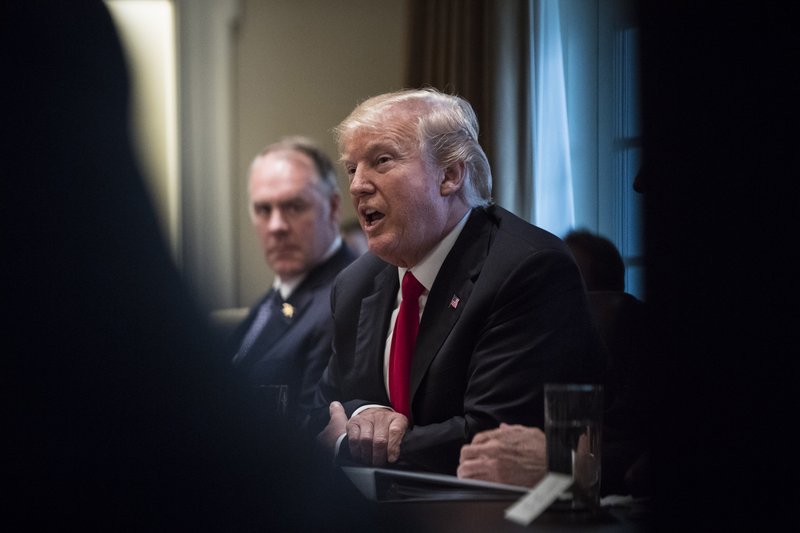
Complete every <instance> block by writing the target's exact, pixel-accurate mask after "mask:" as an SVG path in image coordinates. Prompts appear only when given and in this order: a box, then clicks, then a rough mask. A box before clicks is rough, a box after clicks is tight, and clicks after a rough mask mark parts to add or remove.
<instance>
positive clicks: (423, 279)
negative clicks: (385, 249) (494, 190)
mask: <svg viewBox="0 0 800 533" xmlns="http://www.w3.org/2000/svg"><path fill="white" fill-rule="evenodd" d="M471 212H472V210H468V211H467V212H466V214H465V215H464V216H463V217H462V218H461V220H459V221H458V224H456V226H455V227H454V228H453V229H452V230H450V233H448V234H447V235H445V237H444V239H442V240H441V241H439V243H438V244H437V245H436V246H434V247H433V250H431V251H430V253H428V255H426V256H425V257H424V258H423V259H422V261H420V262H419V263H417V264H416V265H414V266H413V267H411V268H410V269H408V268H402V267H398V268H397V275H398V276H399V278H400V285H401V286H402V284H403V276H405V274H406V271H408V270H411V272H413V273H414V277H415V278H417V280H419V282H420V283H422V285H423V286H424V287H425V290H426V291H428V292H430V290H431V287H433V282H434V281H435V280H436V275H437V274H438V273H439V269H440V268H442V264H443V263H444V260H445V259H446V258H447V254H449V253H450V250H452V249H453V245H455V243H456V239H458V236H459V235H461V230H463V229H464V226H465V225H466V224H467V219H468V218H469V214H470V213H471Z"/></svg>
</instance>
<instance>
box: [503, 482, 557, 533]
mask: <svg viewBox="0 0 800 533" xmlns="http://www.w3.org/2000/svg"><path fill="white" fill-rule="evenodd" d="M571 485H572V476H569V475H567V474H559V473H557V472H550V473H549V474H547V475H546V476H545V477H544V479H542V480H541V481H540V482H539V483H538V484H537V485H536V486H535V487H533V488H532V489H531V490H530V491H528V493H527V494H526V495H525V496H523V497H522V498H520V499H519V500H517V502H516V503H514V505H512V506H511V507H509V508H508V509H506V513H505V516H506V519H507V520H511V521H512V522H516V523H517V524H520V525H523V526H527V525H528V524H530V523H531V522H533V520H534V519H535V518H536V517H537V516H539V515H540V514H542V511H544V510H545V509H547V508H548V507H549V506H550V504H551V503H553V502H554V501H555V499H556V498H558V497H559V496H560V495H561V494H563V493H564V491H565V490H567V489H568V488H569V487H570V486H571Z"/></svg>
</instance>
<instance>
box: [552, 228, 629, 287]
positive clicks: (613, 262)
mask: <svg viewBox="0 0 800 533" xmlns="http://www.w3.org/2000/svg"><path fill="white" fill-rule="evenodd" d="M564 242H565V243H567V246H569V249H570V251H571V252H572V255H573V256H575V261H576V262H577V263H578V268H580V270H581V276H583V280H584V281H585V282H586V290H588V291H624V290H625V263H624V262H623V260H622V256H621V255H620V253H619V250H617V247H616V246H614V243H613V242H611V241H610V240H608V239H606V238H605V237H603V236H601V235H595V234H594V233H592V232H590V231H588V230H572V231H570V232H569V233H567V235H566V236H565V237H564Z"/></svg>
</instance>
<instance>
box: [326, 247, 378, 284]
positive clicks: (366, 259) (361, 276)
mask: <svg viewBox="0 0 800 533" xmlns="http://www.w3.org/2000/svg"><path fill="white" fill-rule="evenodd" d="M388 266H390V265H389V263H387V262H385V261H383V260H382V259H380V258H378V257H377V256H375V255H373V254H371V253H370V252H365V253H363V254H361V255H360V256H359V257H357V258H356V259H355V260H354V261H352V262H351V263H350V264H349V265H347V266H346V267H345V268H344V269H342V271H341V272H339V275H338V276H337V277H336V283H358V282H362V281H363V282H367V283H372V280H373V279H374V277H375V276H377V275H378V273H380V272H381V271H382V270H384V269H386V268H387V267H388Z"/></svg>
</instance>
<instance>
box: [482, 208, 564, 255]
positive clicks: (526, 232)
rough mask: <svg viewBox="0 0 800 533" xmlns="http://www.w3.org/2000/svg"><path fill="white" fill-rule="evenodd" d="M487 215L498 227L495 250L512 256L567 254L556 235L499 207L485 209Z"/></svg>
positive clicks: (562, 243) (562, 242)
mask: <svg viewBox="0 0 800 533" xmlns="http://www.w3.org/2000/svg"><path fill="white" fill-rule="evenodd" d="M485 213H486V215H487V216H488V217H489V218H490V220H491V221H492V223H493V224H494V225H495V227H496V231H495V236H494V244H493V246H492V248H493V249H494V248H497V249H499V250H502V253H512V254H513V253H517V254H530V253H534V252H537V251H543V250H554V251H559V252H567V246H566V244H565V243H564V241H562V240H561V239H560V238H558V237H557V236H556V235H554V234H552V233H550V232H549V231H547V230H545V229H542V228H540V227H539V226H535V225H533V224H531V223H530V222H528V221H526V220H524V219H523V218H521V217H519V216H517V215H515V214H514V213H511V212H510V211H508V210H506V209H504V208H502V207H500V206H498V205H491V206H489V207H487V208H485Z"/></svg>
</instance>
